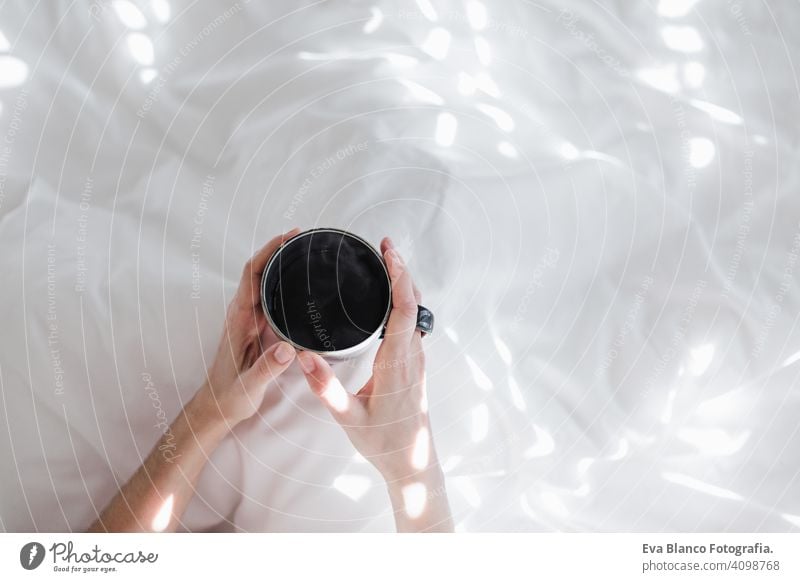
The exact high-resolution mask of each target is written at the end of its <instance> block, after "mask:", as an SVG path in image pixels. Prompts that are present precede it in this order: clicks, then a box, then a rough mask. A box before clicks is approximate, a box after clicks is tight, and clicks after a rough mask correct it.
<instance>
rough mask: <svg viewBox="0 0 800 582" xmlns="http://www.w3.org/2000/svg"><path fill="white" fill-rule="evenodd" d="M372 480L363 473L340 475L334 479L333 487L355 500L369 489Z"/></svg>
mask: <svg viewBox="0 0 800 582" xmlns="http://www.w3.org/2000/svg"><path fill="white" fill-rule="evenodd" d="M371 486H372V482H371V481H370V480H369V478H367V477H364V476H363V475H339V476H338V477H336V479H334V480H333V487H334V489H336V490H337V491H339V492H340V493H342V494H343V495H346V496H347V497H349V498H350V499H352V500H353V501H358V500H359V499H361V498H362V497H364V494H365V493H366V492H367V491H369V488H370V487H371Z"/></svg>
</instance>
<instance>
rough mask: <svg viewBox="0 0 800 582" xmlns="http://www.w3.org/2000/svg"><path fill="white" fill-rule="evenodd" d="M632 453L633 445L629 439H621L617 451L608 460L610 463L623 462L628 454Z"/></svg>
mask: <svg viewBox="0 0 800 582" xmlns="http://www.w3.org/2000/svg"><path fill="white" fill-rule="evenodd" d="M630 451H631V445H630V443H629V442H628V439H626V438H621V439H619V445H617V450H616V451H614V453H612V454H611V455H610V456H608V457H606V458H607V459H608V460H609V461H621V460H622V459H624V458H625V457H627V456H628V453H630Z"/></svg>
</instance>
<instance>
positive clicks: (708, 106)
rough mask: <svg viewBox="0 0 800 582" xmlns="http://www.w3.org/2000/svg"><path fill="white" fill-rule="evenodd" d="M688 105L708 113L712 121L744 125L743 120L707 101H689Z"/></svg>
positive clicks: (728, 110)
mask: <svg viewBox="0 0 800 582" xmlns="http://www.w3.org/2000/svg"><path fill="white" fill-rule="evenodd" d="M689 103H691V104H692V105H693V106H694V107H696V108H697V109H699V110H700V111H704V112H705V113H708V114H709V115H710V116H711V117H712V118H713V119H716V120H717V121H721V122H722V123H730V124H731V125H742V123H744V119H742V117H741V116H740V115H738V114H737V113H734V112H733V111H731V110H730V109H726V108H724V107H720V106H719V105H714V104H713V103H709V102H708V101H700V100H699V99H691V100H690V101H689Z"/></svg>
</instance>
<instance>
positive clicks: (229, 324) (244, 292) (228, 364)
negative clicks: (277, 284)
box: [197, 229, 299, 428]
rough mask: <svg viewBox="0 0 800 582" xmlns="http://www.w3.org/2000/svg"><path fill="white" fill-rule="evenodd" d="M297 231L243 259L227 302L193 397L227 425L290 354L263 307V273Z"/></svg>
mask: <svg viewBox="0 0 800 582" xmlns="http://www.w3.org/2000/svg"><path fill="white" fill-rule="evenodd" d="M298 232H299V229H293V230H290V231H289V232H287V233H285V234H283V235H280V236H276V237H275V238H273V239H272V240H270V241H269V242H268V243H267V244H266V245H265V246H264V247H263V248H262V249H261V250H260V251H258V253H256V254H255V255H254V256H253V258H251V259H250V260H249V261H247V264H245V266H244V270H243V272H242V279H241V282H240V283H239V289H238V290H237V291H236V295H235V296H234V298H233V301H232V302H231V304H230V305H229V306H228V311H227V314H226V317H225V325H224V328H223V330H222V338H221V340H220V343H219V348H218V349H217V354H216V356H215V358H214V362H213V364H212V365H211V368H210V370H209V372H208V378H207V380H206V382H205V383H204V384H203V386H202V388H201V389H200V392H199V393H198V395H197V397H198V399H199V402H201V403H202V406H201V408H202V409H203V410H205V411H206V412H207V413H208V414H209V415H210V416H211V417H216V418H217V419H218V420H221V421H223V422H224V423H225V424H226V425H227V426H228V427H229V428H233V427H234V426H235V425H236V424H238V423H240V422H241V421H243V420H246V419H248V418H250V417H251V416H253V415H254V414H255V413H256V412H257V411H258V409H259V407H260V406H261V402H262V400H263V399H264V394H265V392H266V388H267V384H268V383H269V381H270V380H272V379H274V378H276V377H277V376H279V375H280V374H282V373H283V372H284V371H285V370H286V368H288V367H289V364H291V363H292V360H294V357H295V350H294V348H293V347H292V346H291V345H290V344H288V343H286V342H281V341H278V338H277V337H276V336H275V334H274V333H273V332H272V330H271V329H270V327H269V325H268V323H267V318H266V316H265V315H264V312H263V310H262V309H261V275H262V273H263V272H264V269H265V268H266V265H267V263H268V262H269V259H270V257H272V255H273V254H274V253H275V251H276V250H277V249H278V248H279V247H280V245H281V244H282V243H283V242H284V241H285V240H287V239H289V238H291V237H292V236H294V235H295V234H297V233H298Z"/></svg>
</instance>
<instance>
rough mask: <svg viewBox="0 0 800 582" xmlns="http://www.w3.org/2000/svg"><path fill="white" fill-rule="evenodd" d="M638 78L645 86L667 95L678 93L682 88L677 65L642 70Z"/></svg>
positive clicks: (637, 74)
mask: <svg viewBox="0 0 800 582" xmlns="http://www.w3.org/2000/svg"><path fill="white" fill-rule="evenodd" d="M636 76H637V77H638V78H639V79H640V80H641V81H642V82H644V83H645V84H647V85H650V86H651V87H653V88H654V89H658V90H659V91H663V92H665V93H677V92H678V91H679V90H680V88H681V84H680V82H679V81H678V67H677V65H675V64H670V65H665V66H663V67H651V68H647V69H641V70H640V71H638V72H637V73H636Z"/></svg>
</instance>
